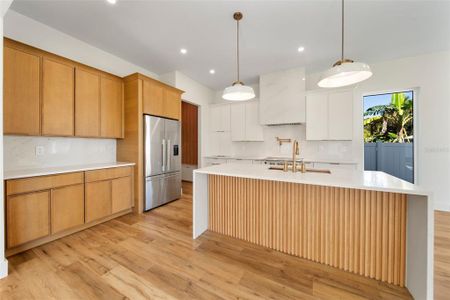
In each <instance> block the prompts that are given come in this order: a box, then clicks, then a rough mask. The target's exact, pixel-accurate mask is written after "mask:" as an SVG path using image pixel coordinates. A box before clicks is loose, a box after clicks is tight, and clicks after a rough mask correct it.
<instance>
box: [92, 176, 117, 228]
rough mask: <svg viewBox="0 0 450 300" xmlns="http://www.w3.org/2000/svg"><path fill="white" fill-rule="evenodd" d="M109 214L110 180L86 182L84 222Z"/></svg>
mask: <svg viewBox="0 0 450 300" xmlns="http://www.w3.org/2000/svg"><path fill="white" fill-rule="evenodd" d="M110 214H111V181H109V180H106V181H98V182H89V183H86V223H88V222H92V221H95V220H98V219H101V218H104V217H106V216H108V215H110Z"/></svg>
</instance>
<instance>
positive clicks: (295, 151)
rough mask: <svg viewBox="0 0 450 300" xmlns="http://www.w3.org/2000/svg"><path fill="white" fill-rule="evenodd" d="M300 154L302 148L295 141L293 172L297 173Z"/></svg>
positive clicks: (293, 147)
mask: <svg viewBox="0 0 450 300" xmlns="http://www.w3.org/2000/svg"><path fill="white" fill-rule="evenodd" d="M299 154H300V147H299V145H298V141H297V140H294V141H293V142H292V172H294V173H295V172H297V155H299Z"/></svg>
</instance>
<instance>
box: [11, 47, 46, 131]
mask: <svg viewBox="0 0 450 300" xmlns="http://www.w3.org/2000/svg"><path fill="white" fill-rule="evenodd" d="M3 82H4V87H3V97H4V98H3V110H4V113H3V118H4V120H3V126H4V128H3V131H4V133H5V134H24V135H39V134H40V96H39V95H40V57H39V56H37V55H32V54H29V53H25V52H22V51H20V50H16V49H12V48H8V47H4V81H3Z"/></svg>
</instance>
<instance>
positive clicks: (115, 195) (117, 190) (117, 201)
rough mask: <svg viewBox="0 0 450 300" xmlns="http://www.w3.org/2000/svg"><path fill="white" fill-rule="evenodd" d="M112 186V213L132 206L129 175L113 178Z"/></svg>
mask: <svg viewBox="0 0 450 300" xmlns="http://www.w3.org/2000/svg"><path fill="white" fill-rule="evenodd" d="M111 184H112V186H111V188H112V213H116V212H120V211H122V210H125V209H129V208H130V207H131V206H132V199H131V177H122V178H117V179H113V180H112V182H111Z"/></svg>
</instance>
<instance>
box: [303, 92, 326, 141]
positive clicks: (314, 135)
mask: <svg viewBox="0 0 450 300" xmlns="http://www.w3.org/2000/svg"><path fill="white" fill-rule="evenodd" d="M306 139H307V140H327V139H328V95H327V94H326V93H317V94H310V95H308V96H307V97H306Z"/></svg>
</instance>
